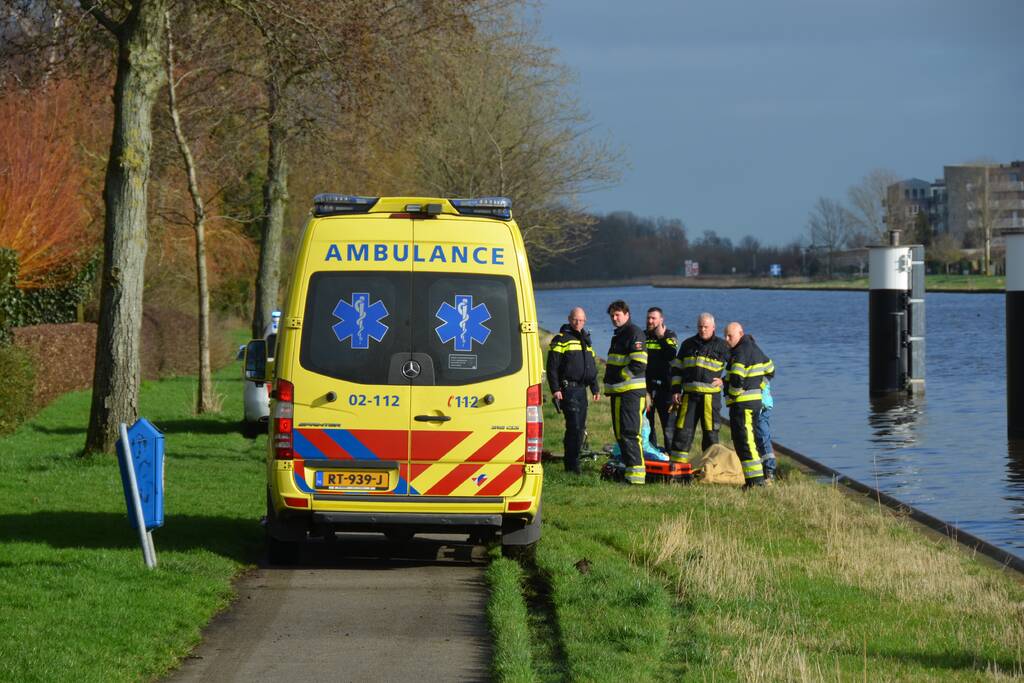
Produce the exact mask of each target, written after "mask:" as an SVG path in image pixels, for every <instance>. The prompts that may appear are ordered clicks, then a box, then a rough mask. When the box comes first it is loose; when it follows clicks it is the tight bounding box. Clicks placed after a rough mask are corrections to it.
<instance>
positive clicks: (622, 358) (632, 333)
mask: <svg viewBox="0 0 1024 683" xmlns="http://www.w3.org/2000/svg"><path fill="white" fill-rule="evenodd" d="M646 369H647V344H646V340H645V339H644V333H643V332H641V331H640V328H639V327H637V326H636V325H634V324H633V323H629V322H627V323H626V324H625V325H623V326H622V327H619V328H617V329H616V330H615V334H613V335H612V343H611V346H610V347H608V359H607V365H606V366H605V370H604V393H606V394H621V393H623V392H626V391H633V390H635V389H640V390H641V391H646V390H647V380H646V379H645V378H644V371H645V370H646Z"/></svg>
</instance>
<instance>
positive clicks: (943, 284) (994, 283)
mask: <svg viewBox="0 0 1024 683" xmlns="http://www.w3.org/2000/svg"><path fill="white" fill-rule="evenodd" d="M781 286H782V288H784V289H867V288H868V278H867V277H866V276H865V277H855V278H848V279H840V280H808V281H806V282H799V283H790V284H783V285H781ZM924 287H925V290H926V291H929V292H944V291H945V292H971V291H977V290H1002V289H1005V288H1006V278H1005V277H1003V276H1001V275H998V276H997V275H926V276H925V279H924Z"/></svg>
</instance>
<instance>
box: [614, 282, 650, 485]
mask: <svg viewBox="0 0 1024 683" xmlns="http://www.w3.org/2000/svg"><path fill="white" fill-rule="evenodd" d="M608 315H609V317H610V318H611V320H612V325H614V326H615V334H613V335H612V344H611V346H610V347H609V348H608V364H607V366H606V367H605V373H604V393H606V394H608V397H609V399H610V400H611V404H612V429H613V430H614V431H615V440H616V441H618V442H619V450H620V451H621V452H622V464H624V465H625V466H626V481H627V482H628V483H630V484H643V483H645V482H646V480H647V470H646V468H645V467H644V450H643V447H642V445H641V443H640V421H641V420H643V419H644V404H645V403H646V399H647V382H646V380H645V379H644V371H645V370H646V368H647V350H646V340H645V339H644V333H643V332H641V331H640V328H639V327H637V326H636V325H634V324H633V323H631V322H629V306H628V305H627V304H626V302H625V301H613V302H612V303H611V305H609V306H608Z"/></svg>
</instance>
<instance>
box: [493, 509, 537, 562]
mask: <svg viewBox="0 0 1024 683" xmlns="http://www.w3.org/2000/svg"><path fill="white" fill-rule="evenodd" d="M542 512H543V505H538V506H537V514H536V515H534V517H533V519H532V520H531V521H530V522H529V523H528V524H524V523H523V522H519V523H518V524H515V525H513V524H508V523H506V525H505V527H504V528H502V530H501V554H502V555H504V556H505V557H509V558H513V559H516V560H519V561H520V562H532V561H533V558H534V555H535V553H536V548H537V541H539V540H540V529H541V513H542Z"/></svg>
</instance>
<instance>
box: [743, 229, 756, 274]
mask: <svg viewBox="0 0 1024 683" xmlns="http://www.w3.org/2000/svg"><path fill="white" fill-rule="evenodd" d="M739 250H740V251H742V252H743V256H744V257H749V258H750V274H751V275H757V253H758V252H759V251H761V242H760V241H759V240H758V239H757V238H756V237H754V236H753V235H747V236H746V237H744V238H743V239H741V240H740V243H739Z"/></svg>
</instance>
